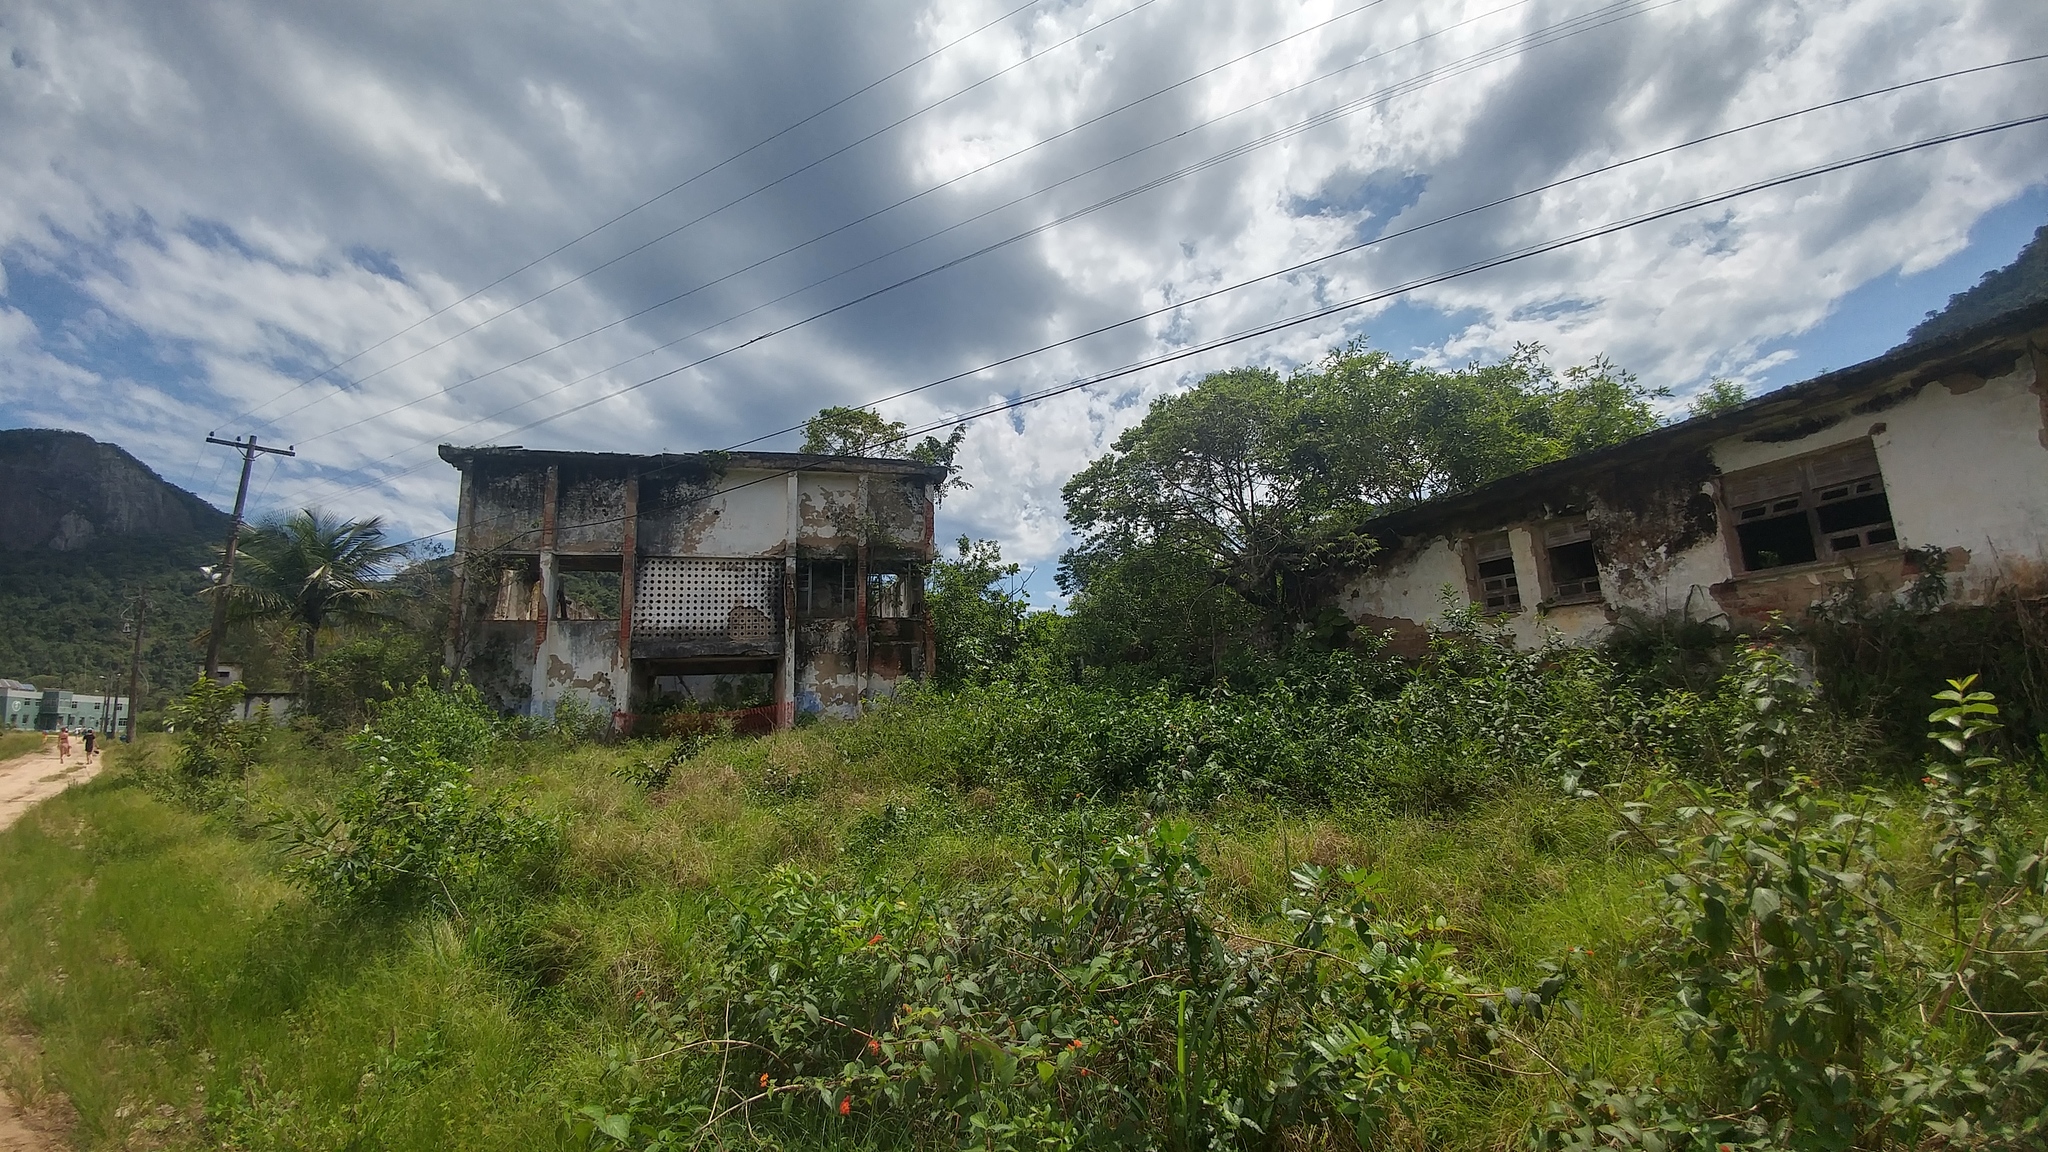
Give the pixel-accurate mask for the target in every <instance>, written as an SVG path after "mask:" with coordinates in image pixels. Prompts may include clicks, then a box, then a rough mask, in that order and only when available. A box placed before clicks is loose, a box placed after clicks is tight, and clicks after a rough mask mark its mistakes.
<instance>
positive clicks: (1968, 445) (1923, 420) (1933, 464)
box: [1872, 357, 2048, 602]
mask: <svg viewBox="0 0 2048 1152" xmlns="http://www.w3.org/2000/svg"><path fill="white" fill-rule="evenodd" d="M2039 370H2040V361H2039V360H2033V359H2031V358H2026V357H2023V358H2021V360H2020V361H2019V363H2018V364H2017V365H2015V366H2014V369H2013V370H2012V371H2010V372H2008V373H2006V374H2004V375H2002V376H1999V377H1997V378H1995V379H1992V380H1988V381H1986V382H1985V383H1984V384H1982V385H1981V386H1978V387H1975V388H1971V387H1970V385H1969V383H1968V381H1967V380H1965V381H1963V382H1962V388H1963V389H1964V390H1963V391H1960V392H1958V391H1955V390H1952V388H1951V387H1950V386H1949V385H1948V384H1945V383H1937V384H1930V385H1928V386H1927V387H1925V388H1923V389H1921V390H1920V391H1919V393H1917V394H1916V395H1914V396H1913V397H1912V398H1911V399H1909V400H1907V401H1906V402H1905V403H1903V404H1901V405H1899V406H1898V407H1897V408H1895V409H1892V410H1891V411H1889V412H1885V413H1883V414H1882V418H1883V420H1884V422H1885V430H1884V431H1883V432H1880V433H1878V434H1877V435H1876V436H1874V437H1872V441H1873V443H1875V445H1876V447H1877V460H1878V466H1879V467H1880V468H1882V469H1883V470H1884V477H1885V487H1886V488H1887V489H1888V490H1889V491H1890V493H1891V504H1892V522H1893V524H1895V525H1896V526H1897V527H1898V530H1899V542H1900V544H1901V545H1902V546H1904V547H1907V548H1924V547H1928V546H1932V547H1936V548H1940V549H1942V550H1943V551H1945V552H1947V553H1948V554H1949V592H1950V595H1951V596H1954V597H1957V598H1959V599H1961V600H1963V601H1965V602H1980V601H1982V600H1984V599H1986V598H1987V597H1989V596H1991V595H1992V594H1993V592H1994V590H1995V589H1997V588H1998V587H2000V586H2001V584H2012V583H2019V584H2021V585H2025V586H2031V584H2032V580H2030V579H2029V578H2028V573H2038V572H2039V570H2040V565H2041V562H2042V561H2043V560H2044V559H2048V442H2044V436H2048V426H2044V423H2043V411H2042V408H2043V404H2044V402H2048V400H2044V396H2043V394H2042V392H2043V387H2042V382H2041V381H2040V380H2039V379H2038V377H2037V372H2038V371H2039ZM1959 561H1960V563H1959Z"/></svg>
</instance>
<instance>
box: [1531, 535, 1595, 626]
mask: <svg viewBox="0 0 2048 1152" xmlns="http://www.w3.org/2000/svg"><path fill="white" fill-rule="evenodd" d="M1539 536H1540V540H1541V547H1540V548H1538V550H1537V556H1538V558H1539V559H1540V560H1541V562H1542V567H1543V581H1544V590H1545V592H1546V595H1545V597H1544V603H1545V604H1555V605H1566V604H1597V603H1599V602H1601V601H1602V600H1603V599H1604V598H1605V597H1604V596H1603V594H1602V591H1601V585H1600V554H1599V551H1598V549H1596V548H1595V547H1594V546H1593V525H1592V523H1591V521H1589V520H1587V519H1586V517H1584V516H1565V517H1558V518H1555V519H1551V520H1546V521H1544V522H1543V523H1542V525H1541V531H1540V533H1539ZM1580 545H1584V547H1585V554H1586V558H1587V560H1588V561H1589V562H1590V565H1589V566H1590V568H1591V572H1590V573H1589V574H1587V575H1584V576H1573V577H1569V578H1566V577H1560V576H1559V575H1558V570H1559V565H1558V557H1557V553H1558V552H1559V551H1560V550H1562V549H1566V548H1571V549H1577V548H1578V547H1579V546H1580Z"/></svg>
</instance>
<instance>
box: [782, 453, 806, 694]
mask: <svg viewBox="0 0 2048 1152" xmlns="http://www.w3.org/2000/svg"><path fill="white" fill-rule="evenodd" d="M802 519H803V507H802V504H801V503H800V502H799V496H798V493H797V473H796V470H795V469H793V468H792V469H791V470H790V472H789V520H788V525H787V527H786V528H785V530H784V531H785V535H784V540H783V550H782V675H781V676H780V677H778V678H777V679H778V681H779V683H778V685H777V688H776V693H775V726H776V727H777V728H794V727H796V536H797V528H798V526H799V524H800V523H801V522H802Z"/></svg>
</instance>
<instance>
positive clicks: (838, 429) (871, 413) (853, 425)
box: [803, 407, 967, 495]
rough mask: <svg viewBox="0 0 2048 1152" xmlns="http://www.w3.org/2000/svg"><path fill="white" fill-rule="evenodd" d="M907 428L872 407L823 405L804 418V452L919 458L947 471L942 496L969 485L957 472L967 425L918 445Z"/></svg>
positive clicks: (957, 426) (824, 454) (901, 422)
mask: <svg viewBox="0 0 2048 1152" xmlns="http://www.w3.org/2000/svg"><path fill="white" fill-rule="evenodd" d="M904 427H905V425H904V423H903V421H901V420H884V419H882V415H881V413H879V412H876V411H875V410H874V409H872V408H841V407H829V408H820V409H819V410H818V414H817V415H816V416H813V417H811V418H810V419H809V420H806V421H804V446H803V451H805V452H809V453H812V454H814V455H821V456H870V457H880V458H882V459H886V460H915V461H917V462H918V463H920V464H930V465H932V466H934V467H939V468H944V469H945V470H946V481H945V483H943V484H941V485H940V486H939V492H940V494H941V495H943V494H945V493H946V492H949V491H952V490H953V489H956V488H965V487H967V481H965V480H962V479H960V478H959V477H958V476H957V475H955V472H956V471H957V470H958V469H957V466H956V465H955V464H954V463H953V459H954V457H955V456H957V455H959V452H960V442H961V441H962V440H965V439H966V438H967V425H965V424H958V425H955V426H954V428H953V431H952V433H951V434H950V435H948V436H947V437H946V438H945V439H944V440H941V439H939V438H938V437H936V436H927V437H925V438H924V439H923V440H920V441H918V442H917V443H915V444H910V443H908V441H909V439H910V437H909V436H908V435H906V434H905V432H904Z"/></svg>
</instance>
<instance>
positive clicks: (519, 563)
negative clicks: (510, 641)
mask: <svg viewBox="0 0 2048 1152" xmlns="http://www.w3.org/2000/svg"><path fill="white" fill-rule="evenodd" d="M490 618H491V619H493V620H538V619H540V573H539V571H538V570H537V567H536V565H535V562H534V561H531V560H514V561H511V562H510V563H507V564H506V565H505V566H504V567H502V568H500V569H498V589H497V591H496V593H494V594H493V596H492V599H491V615H490Z"/></svg>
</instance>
